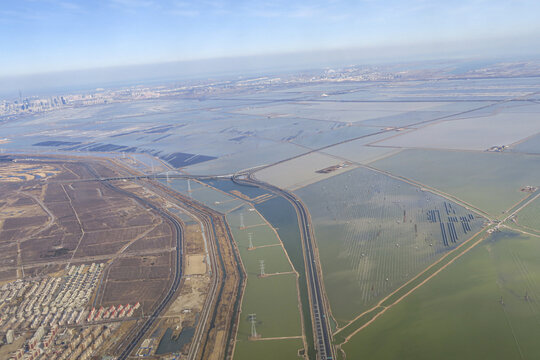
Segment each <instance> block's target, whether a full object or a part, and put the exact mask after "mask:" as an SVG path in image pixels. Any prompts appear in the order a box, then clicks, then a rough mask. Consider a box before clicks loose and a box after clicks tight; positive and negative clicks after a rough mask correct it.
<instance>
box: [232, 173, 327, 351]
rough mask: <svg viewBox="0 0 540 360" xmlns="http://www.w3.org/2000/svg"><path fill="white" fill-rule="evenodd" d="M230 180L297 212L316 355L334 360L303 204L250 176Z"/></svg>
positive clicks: (289, 194) (290, 195) (291, 195)
mask: <svg viewBox="0 0 540 360" xmlns="http://www.w3.org/2000/svg"><path fill="white" fill-rule="evenodd" d="M232 180H233V181H234V182H235V183H237V184H240V185H247V186H256V187H260V188H263V189H266V190H269V191H271V192H273V193H276V194H279V195H281V196H282V197H284V198H286V199H287V200H288V201H289V202H290V203H291V204H292V205H293V206H294V207H295V208H296V210H297V212H298V219H299V220H298V223H299V226H300V229H301V232H302V240H303V242H304V249H305V260H306V271H307V274H306V275H307V279H308V287H309V293H310V302H311V316H312V318H313V324H314V332H315V334H314V335H315V339H316V344H315V347H316V349H317V355H318V358H319V359H322V360H330V359H335V357H334V348H333V346H332V338H331V336H332V335H331V334H332V333H331V331H330V326H329V323H328V317H327V316H326V307H325V305H324V296H323V290H322V286H321V280H320V278H319V272H318V271H317V266H316V258H315V252H314V249H313V241H312V236H311V229H310V225H309V224H310V223H309V218H308V215H307V211H306V209H305V207H304V204H302V202H301V201H300V200H298V198H296V196H294V195H293V194H291V193H289V192H287V191H284V190H282V189H280V188H278V187H276V186H273V185H270V184H267V183H264V182H261V181H258V180H255V179H253V178H252V177H251V175H247V176H244V177H242V178H239V177H238V176H237V175H235V176H233V178H232Z"/></svg>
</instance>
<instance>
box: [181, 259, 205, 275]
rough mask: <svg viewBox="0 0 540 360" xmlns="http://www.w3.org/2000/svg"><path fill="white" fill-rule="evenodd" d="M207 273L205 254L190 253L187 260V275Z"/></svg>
mask: <svg viewBox="0 0 540 360" xmlns="http://www.w3.org/2000/svg"><path fill="white" fill-rule="evenodd" d="M203 274H206V263H205V262H204V255H188V256H187V262H186V275H203Z"/></svg>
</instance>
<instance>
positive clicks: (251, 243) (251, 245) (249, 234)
mask: <svg viewBox="0 0 540 360" xmlns="http://www.w3.org/2000/svg"><path fill="white" fill-rule="evenodd" d="M248 237H249V247H248V250H253V233H248Z"/></svg>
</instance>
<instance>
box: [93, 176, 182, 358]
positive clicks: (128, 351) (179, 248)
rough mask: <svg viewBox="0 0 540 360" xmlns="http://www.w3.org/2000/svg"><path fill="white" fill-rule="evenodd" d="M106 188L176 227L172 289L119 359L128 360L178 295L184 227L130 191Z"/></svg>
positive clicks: (112, 187) (108, 185)
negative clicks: (146, 208) (156, 214)
mask: <svg viewBox="0 0 540 360" xmlns="http://www.w3.org/2000/svg"><path fill="white" fill-rule="evenodd" d="M102 183H103V184H104V185H105V186H106V187H108V188H110V189H111V190H113V191H116V192H118V193H121V194H122V195H125V196H129V197H131V198H133V199H135V200H136V201H138V202H140V203H141V204H143V205H145V206H147V207H149V208H151V209H152V210H154V211H156V212H157V213H159V214H160V215H161V216H163V217H164V218H166V219H168V220H169V221H170V222H171V223H172V224H173V226H174V228H175V231H176V262H175V271H174V278H173V282H172V285H171V287H170V288H169V291H168V292H167V294H166V295H165V297H164V298H163V299H162V300H161V302H160V303H159V304H158V306H157V307H156V308H155V309H154V311H153V312H152V314H151V315H150V317H149V318H148V319H146V321H145V322H144V324H143V325H142V326H141V327H140V328H138V329H137V333H136V334H135V336H134V337H133V338H132V339H131V340H130V342H129V344H128V345H127V347H126V348H125V349H124V351H122V353H121V354H120V356H119V357H118V359H119V360H124V359H126V358H127V357H128V356H129V354H131V352H132V351H133V349H135V347H136V346H137V344H138V343H139V342H140V341H141V340H142V339H143V337H144V336H145V335H146V332H147V331H148V330H149V329H150V328H151V327H152V325H154V322H155V321H156V320H157V318H158V317H159V315H160V314H161V312H162V311H163V309H164V308H165V307H166V306H167V305H168V304H169V302H170V301H171V299H172V298H173V297H174V295H175V294H176V291H177V290H178V286H179V285H180V281H181V280H182V237H183V236H182V235H183V231H182V227H181V226H180V223H179V222H178V221H177V220H176V219H175V218H174V217H173V216H171V215H169V214H168V213H167V212H165V211H163V210H161V209H160V208H158V207H156V206H155V205H153V204H151V203H150V202H148V201H146V200H144V199H142V198H140V197H138V196H137V195H135V194H133V193H130V192H128V191H125V190H123V189H119V188H117V187H116V186H114V185H112V184H110V183H109V182H106V181H103V182H102Z"/></svg>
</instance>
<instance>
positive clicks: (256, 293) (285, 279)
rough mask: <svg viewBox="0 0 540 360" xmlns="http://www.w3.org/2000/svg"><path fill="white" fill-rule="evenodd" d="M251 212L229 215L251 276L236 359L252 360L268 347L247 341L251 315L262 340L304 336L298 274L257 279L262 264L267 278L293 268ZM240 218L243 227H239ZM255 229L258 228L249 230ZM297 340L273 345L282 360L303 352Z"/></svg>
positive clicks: (274, 238)
mask: <svg viewBox="0 0 540 360" xmlns="http://www.w3.org/2000/svg"><path fill="white" fill-rule="evenodd" d="M249 209H250V207H249V206H248V205H245V206H244V207H242V208H240V209H237V210H235V211H233V212H231V213H229V214H227V215H226V217H227V222H228V223H229V225H230V227H231V231H232V233H233V236H234V239H235V241H236V243H237V244H238V249H239V252H240V257H241V258H242V263H243V265H244V268H245V270H246V273H247V276H248V277H247V283H246V290H245V293H244V297H243V299H242V307H241V313H240V325H239V328H238V334H237V347H236V350H235V356H234V358H235V359H246V358H248V357H247V356H249V354H251V356H253V353H252V351H255V349H258V348H260V349H265V348H267V347H268V346H269V345H268V344H266V341H249V340H248V338H249V336H250V334H251V323H250V321H249V320H250V318H249V314H256V319H257V322H256V328H257V332H258V333H259V334H260V336H261V337H262V338H272V337H284V336H301V335H302V325H301V318H300V309H299V304H298V289H297V284H296V278H297V277H296V274H294V273H290V274H280V275H273V276H265V277H259V276H258V275H259V274H260V264H259V260H264V263H265V273H266V274H273V273H281V272H292V271H293V268H292V266H291V264H290V263H289V260H288V259H287V255H286V253H285V251H284V249H283V247H282V246H281V244H280V242H279V238H278V237H277V235H276V233H275V232H274V231H273V230H272V229H271V228H270V226H269V225H267V224H266V223H265V221H264V219H263V218H262V216H261V215H260V214H259V213H258V212H257V211H254V210H252V211H250V210H249ZM240 214H242V217H243V223H244V227H240ZM252 225H257V226H253V227H250V226H252ZM248 234H251V237H252V242H253V246H254V247H255V248H254V249H248V248H249V235H248ZM267 245H272V246H267ZM257 246H264V247H258V248H257ZM296 340H298V339H296ZM296 340H293V341H288V340H287V341H283V342H279V344H274V346H277V345H279V348H277V349H276V351H277V353H279V354H282V355H283V356H284V357H283V358H293V359H294V358H295V357H296V354H297V350H298V349H300V348H303V345H302V341H301V340H298V341H296ZM259 343H261V344H259ZM262 343H265V344H262ZM281 345H283V347H281ZM265 356H266V355H265ZM280 356H281V355H280ZM258 358H259V357H258ZM261 358H264V357H261ZM280 358H281V357H280Z"/></svg>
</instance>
